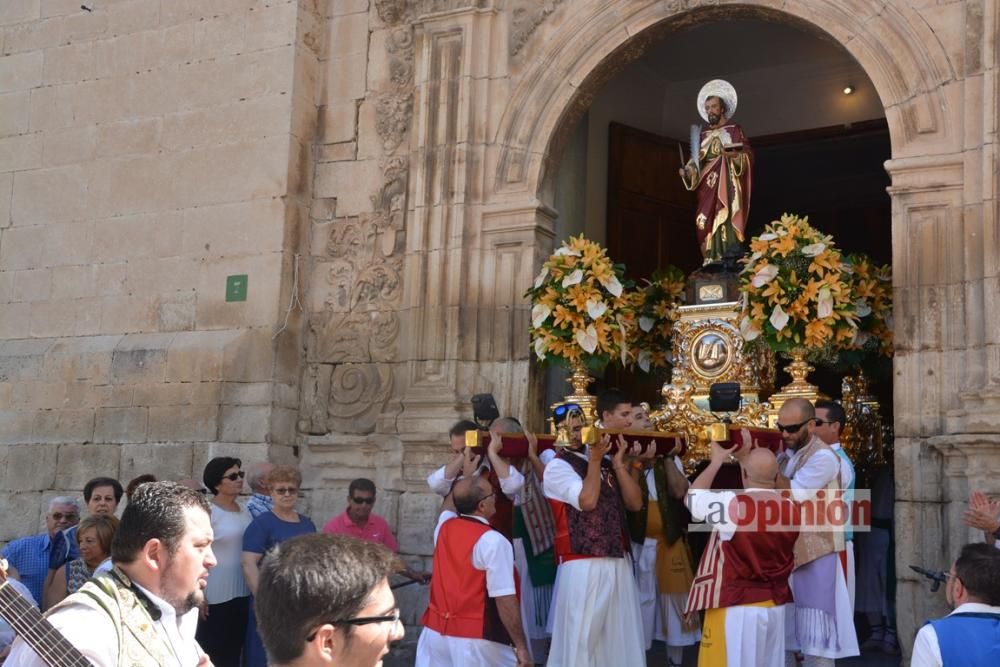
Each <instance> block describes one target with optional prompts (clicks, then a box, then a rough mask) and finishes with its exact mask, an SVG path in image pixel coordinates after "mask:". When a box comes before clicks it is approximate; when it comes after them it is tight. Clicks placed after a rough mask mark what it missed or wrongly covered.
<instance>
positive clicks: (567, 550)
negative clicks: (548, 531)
mask: <svg viewBox="0 0 1000 667" xmlns="http://www.w3.org/2000/svg"><path fill="white" fill-rule="evenodd" d="M556 458H560V459H562V460H563V461H565V462H566V463H568V464H569V465H570V466H571V467H572V468H573V470H574V471H576V474H578V475H579V476H580V478H581V479H583V478H586V476H587V460H586V459H582V458H580V457H579V456H577V455H576V454H573V453H572V452H568V451H562V452H559V454H557V455H556ZM553 513H554V514H555V516H556V540H555V544H556V553H557V554H558V556H559V560H560V562H562V561H566V560H572V559H574V558H581V557H583V558H586V557H591V558H622V557H624V556H625V544H626V540H627V539H628V538H627V536H626V534H625V505H624V504H623V503H622V497H621V491H620V489H619V488H618V479H617V478H616V477H615V474H614V471H613V470H612V469H611V465H610V463H608V462H607V461H602V462H601V492H600V495H599V496H598V499H597V507H596V508H594V509H593V510H591V511H590V512H581V511H580V510H578V509H576V508H575V507H573V506H572V505H570V504H569V503H559V502H556V503H553Z"/></svg>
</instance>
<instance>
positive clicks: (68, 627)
mask: <svg viewBox="0 0 1000 667" xmlns="http://www.w3.org/2000/svg"><path fill="white" fill-rule="evenodd" d="M134 585H135V587H136V588H138V589H139V590H141V591H142V592H143V593H144V594H145V595H146V596H147V597H148V598H149V599H150V601H152V602H153V604H155V605H156V606H157V608H158V609H159V610H160V618H159V620H157V621H154V622H153V627H154V628H156V631H157V634H159V635H160V636H161V637H163V638H164V642H165V643H166V645H167V646H168V647H169V648H170V649H171V650H172V651H173V655H174V658H175V659H176V661H175V662H174V663H173V664H175V665H177V666H178V667H194V666H195V665H197V664H198V660H199V659H200V658H201V656H202V655H203V652H202V650H201V647H200V646H198V642H197V641H195V638H194V634H195V630H196V629H197V627H198V610H197V609H192V610H191V611H189V612H187V613H186V614H184V615H183V616H177V613H176V611H175V610H174V608H173V606H171V605H169V604H167V603H166V602H164V601H163V600H161V599H160V598H158V597H157V596H155V595H153V594H152V593H150V592H149V591H147V590H146V589H145V588H143V587H142V586H140V585H139V584H134ZM67 599H69V600H72V602H71V603H69V604H68V605H66V606H64V607H61V608H60V609H59V610H58V611H56V612H55V613H53V614H51V615H49V617H48V619H49V621H50V622H51V623H52V625H53V626H54V627H55V628H56V630H58V631H59V632H61V633H62V635H63V636H64V637H65V638H66V639H67V640H68V641H69V643H70V644H72V645H73V646H75V647H76V648H77V650H79V651H80V653H82V654H83V655H84V657H86V658H87V659H88V660H90V662H91V663H93V665H94V667H117V665H118V636H117V634H116V633H115V626H114V624H113V623H112V621H111V618H110V617H109V616H108V614H107V612H105V611H104V610H103V609H102V608H101V607H99V606H98V604H97V602H96V601H94V600H93V599H92V598H89V597H86V596H83V595H77V594H74V595H72V596H70V598H67ZM4 667H46V663H45V662H43V661H42V659H41V658H39V657H38V655H37V654H36V653H35V652H34V651H33V650H32V649H31V648H30V647H28V645H27V644H25V643H24V640H22V639H18V640H17V641H15V642H14V647H13V649H12V650H11V653H10V656H9V657H8V658H7V661H6V662H4Z"/></svg>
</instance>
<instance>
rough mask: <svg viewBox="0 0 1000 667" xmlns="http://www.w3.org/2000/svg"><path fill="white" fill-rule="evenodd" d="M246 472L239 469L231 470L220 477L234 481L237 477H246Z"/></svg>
mask: <svg viewBox="0 0 1000 667" xmlns="http://www.w3.org/2000/svg"><path fill="white" fill-rule="evenodd" d="M246 475H247V474H246V473H245V472H243V471H242V470H240V471H239V472H231V473H229V474H228V475H223V476H222V479H228V480H229V481H230V482H235V481H236V480H238V479H243V478H244V477H246Z"/></svg>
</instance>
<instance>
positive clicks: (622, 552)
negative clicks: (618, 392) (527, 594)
mask: <svg viewBox="0 0 1000 667" xmlns="http://www.w3.org/2000/svg"><path fill="white" fill-rule="evenodd" d="M629 408H630V409H631V406H629ZM598 409H600V402H599V404H598ZM566 421H567V430H568V431H569V434H570V440H571V442H572V445H571V446H570V447H566V448H564V449H563V451H561V452H559V454H557V455H556V457H555V458H554V459H553V460H552V461H551V462H550V463H549V464H548V465H547V466H545V479H544V491H545V495H546V496H547V497H548V498H549V499H550V500H551V501H552V509H553V514H554V516H555V519H556V538H555V548H556V558H557V560H558V562H559V572H558V575H557V580H556V590H555V599H554V601H553V607H552V613H551V617H550V620H551V622H552V646H551V648H550V650H549V660H548V663H547V664H548V665H549V667H608V666H609V665H644V664H645V662H646V652H645V650H644V646H645V641H644V640H643V636H642V617H641V615H640V613H639V599H638V591H637V589H636V584H635V578H634V576H633V574H632V563H631V560H630V558H629V551H628V550H629V539H628V535H627V533H626V526H625V510H626V509H629V510H631V511H636V510H638V509H639V508H640V507H641V506H642V493H641V491H640V489H639V485H638V484H637V483H636V481H635V480H634V479H632V476H631V475H630V474H629V469H630V468H629V466H628V465H627V464H626V462H625V454H626V451H625V449H626V447H625V442H624V440H623V439H619V442H618V446H619V450H618V452H617V453H616V454H615V456H614V458H613V459H610V460H609V459H608V458H606V457H605V455H606V454H607V453H608V451H609V450H610V439H609V438H608V437H605V438H604V439H603V440H602V441H601V442H599V443H597V444H595V445H592V446H591V447H589V449H588V448H586V447H584V446H583V445H582V441H581V429H582V427H583V424H584V419H583V414H582V412H580V411H578V410H577V411H572V412H571V413H570V415H569V416H567V419H566Z"/></svg>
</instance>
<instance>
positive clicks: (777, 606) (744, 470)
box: [686, 429, 797, 667]
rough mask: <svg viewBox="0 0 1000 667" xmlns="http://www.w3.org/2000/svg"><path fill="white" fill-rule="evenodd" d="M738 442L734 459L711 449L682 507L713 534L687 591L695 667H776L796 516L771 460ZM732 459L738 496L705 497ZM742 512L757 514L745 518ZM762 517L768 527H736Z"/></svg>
mask: <svg viewBox="0 0 1000 667" xmlns="http://www.w3.org/2000/svg"><path fill="white" fill-rule="evenodd" d="M743 440H744V443H743V446H742V447H741V448H739V449H738V450H737V451H735V452H732V450H726V449H723V448H722V446H720V445H719V443H717V442H713V443H712V460H711V462H710V463H709V464H708V467H707V468H705V470H704V471H702V473H701V474H700V475H698V477H697V478H696V479H695V480H694V482H692V483H691V491H690V492H689V493H688V496H687V499H686V502H687V505H688V509H690V510H691V516H692V517H693V518H694V519H696V520H699V521H707V522H708V523H709V524H710V525H712V526H713V529H712V536H711V537H710V538H709V541H708V546H707V547H706V548H705V552H704V553H703V554H702V557H701V563H700V564H699V565H698V573H697V574H696V575H695V579H694V583H693V584H692V586H691V593H690V595H689V596H688V603H687V609H686V613H687V614H693V613H694V612H696V611H702V610H704V612H705V617H704V620H703V623H702V639H701V646H700V648H699V652H698V664H699V665H712V666H716V665H726V666H727V667H782V666H783V665H784V662H785V606H786V605H788V604H789V603H790V602H791V599H792V593H791V589H790V588H789V585H788V577H789V575H790V574H791V572H792V567H793V564H794V550H795V540H796V537H797V533H796V525H797V520H796V519H797V512H796V510H795V505H794V503H792V501H791V500H789V499H788V498H786V497H782V495H781V494H779V493H778V492H777V491H775V483H776V479H777V477H778V463H777V461H776V459H775V457H774V454H773V453H771V451H770V450H768V449H765V448H755V447H754V444H753V443H752V442H751V440H750V434H749V432H747V431H746V429H744V430H743ZM731 453H733V454H734V455H735V457H736V459H737V460H738V461H739V463H740V470H741V475H742V480H743V486H744V489H743V490H740V491H711V490H710V489H711V488H712V482H714V481H715V476H716V474H718V472H719V469H720V468H721V467H722V464H723V463H725V462H726V461H729V460H731V456H730V454H731ZM765 508H766V509H765ZM739 510H743V511H742V512H740V511H739ZM748 510H753V511H754V512H755V514H754V515H750V514H748V513H747V512H748ZM765 511H766V512H770V514H769V515H768V516H771V518H772V519H773V523H769V522H767V521H764V520H758V521H754V522H744V521H742V520H741V517H746V516H756V517H758V518H762V517H764V516H765ZM782 518H784V519H786V520H785V521H784V523H782Z"/></svg>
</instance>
